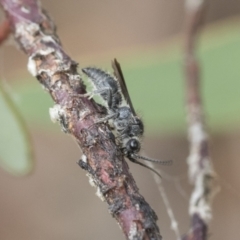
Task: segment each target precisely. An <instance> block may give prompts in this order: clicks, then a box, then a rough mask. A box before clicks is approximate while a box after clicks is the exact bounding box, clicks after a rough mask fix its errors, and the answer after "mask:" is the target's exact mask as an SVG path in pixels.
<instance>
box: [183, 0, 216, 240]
mask: <svg viewBox="0 0 240 240" xmlns="http://www.w3.org/2000/svg"><path fill="white" fill-rule="evenodd" d="M186 7H187V24H186V40H185V74H186V106H187V120H188V135H189V142H190V155H189V157H188V161H187V162H188V166H189V178H190V181H191V183H192V184H193V185H194V189H193V192H192V196H191V200H190V207H189V212H190V216H191V229H190V231H189V233H188V234H187V235H186V236H184V237H183V239H184V240H206V239H207V234H208V222H209V220H210V219H211V218H212V209H211V199H212V195H213V194H212V192H213V191H212V182H213V178H214V170H213V167H212V162H211V158H210V154H209V143H208V134H207V131H206V129H205V123H204V114H203V107H202V102H201V96H200V95H201V94H200V86H199V85H200V74H199V63H198V60H197V58H196V55H195V51H194V49H195V44H196V40H197V34H198V32H199V30H200V27H201V24H202V21H203V18H204V13H205V9H206V1H204V0H186Z"/></svg>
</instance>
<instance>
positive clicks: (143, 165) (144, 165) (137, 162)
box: [130, 158, 162, 178]
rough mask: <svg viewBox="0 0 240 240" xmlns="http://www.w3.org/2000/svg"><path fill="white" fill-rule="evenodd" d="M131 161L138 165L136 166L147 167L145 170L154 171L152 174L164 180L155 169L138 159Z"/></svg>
mask: <svg viewBox="0 0 240 240" xmlns="http://www.w3.org/2000/svg"><path fill="white" fill-rule="evenodd" d="M130 160H131V161H132V162H134V163H136V164H139V165H141V166H142V167H145V168H147V169H149V170H150V171H152V172H154V173H155V174H157V175H158V176H159V177H160V178H162V176H161V175H160V174H159V172H157V171H156V170H154V169H153V168H151V167H149V166H148V165H146V164H144V163H141V162H139V161H138V160H137V159H133V158H131V159H130Z"/></svg>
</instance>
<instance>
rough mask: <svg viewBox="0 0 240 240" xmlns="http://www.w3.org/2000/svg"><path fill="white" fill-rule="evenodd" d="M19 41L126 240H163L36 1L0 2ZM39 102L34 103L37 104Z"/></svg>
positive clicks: (55, 115) (54, 114) (97, 107)
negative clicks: (80, 152)
mask: <svg viewBox="0 0 240 240" xmlns="http://www.w3.org/2000/svg"><path fill="white" fill-rule="evenodd" d="M0 3H1V5H2V6H3V8H4V10H5V12H6V14H7V16H8V20H9V21H10V23H11V27H12V30H13V34H14V36H15V40H16V42H17V43H18V45H19V46H20V47H21V49H22V50H23V51H24V52H25V53H26V54H27V55H28V57H29V61H28V69H29V71H30V72H31V73H32V75H33V76H35V77H36V78H37V79H38V81H39V82H40V83H41V85H42V86H43V87H44V88H45V90H46V91H48V92H49V94H50V95H51V97H52V99H53V100H54V102H55V106H54V107H53V108H51V109H50V116H51V118H52V120H53V121H58V122H59V123H60V125H61V128H62V130H63V131H64V132H66V133H68V134H71V135H72V136H73V137H74V138H75V140H76V141H77V143H78V145H79V146H80V147H81V149H82V152H83V157H82V159H81V160H80V161H79V165H80V166H81V167H82V168H83V169H85V170H86V171H87V172H88V173H87V174H88V176H89V179H90V182H91V184H93V185H94V186H95V187H96V188H97V194H98V196H99V197H100V198H101V199H102V200H103V201H106V202H107V204H108V208H109V211H110V213H111V214H112V215H113V217H114V218H115V219H116V220H117V222H118V224H119V225H120V227H121V229H122V231H123V233H124V235H125V237H126V238H127V239H134V240H140V239H141V240H142V239H144V240H150V239H151V240H153V239H156V240H160V239H162V238H161V235H160V233H159V228H158V226H157V224H156V221H157V216H156V214H155V212H154V211H153V210H152V209H151V207H150V206H149V204H148V203H147V202H146V201H145V199H144V198H143V197H142V196H141V195H140V193H139V191H138V188H137V186H136V184H135V181H134V179H133V177H132V175H131V173H130V172H129V169H128V165H127V163H126V162H125V160H124V158H123V155H122V152H121V151H120V150H119V148H118V147H117V146H116V144H115V138H114V135H113V134H112V133H111V132H110V131H109V128H108V126H107V124H103V123H99V124H94V122H96V120H97V119H99V118H101V117H103V116H104V114H106V113H105V111H104V109H103V108H102V107H101V106H100V105H98V104H96V103H95V102H94V101H92V100H89V99H86V98H83V97H78V96H77V95H78V94H83V93H85V86H84V85H83V83H82V80H81V77H80V75H79V74H78V72H77V63H76V62H74V61H73V60H71V58H70V57H69V56H68V55H67V54H66V53H65V52H64V50H63V49H62V47H61V44H60V40H59V38H58V36H57V34H56V28H55V26H54V23H53V22H52V20H51V19H50V18H49V17H48V15H47V14H46V12H45V11H43V10H42V9H41V7H40V4H39V3H38V2H36V1H35V0H18V1H16V0H1V1H0ZM33 101H34V99H33Z"/></svg>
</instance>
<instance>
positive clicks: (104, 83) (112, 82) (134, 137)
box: [82, 59, 170, 177]
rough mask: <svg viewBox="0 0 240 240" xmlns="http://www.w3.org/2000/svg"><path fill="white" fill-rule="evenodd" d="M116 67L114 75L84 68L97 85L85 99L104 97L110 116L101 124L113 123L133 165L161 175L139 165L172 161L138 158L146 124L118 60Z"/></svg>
mask: <svg viewBox="0 0 240 240" xmlns="http://www.w3.org/2000/svg"><path fill="white" fill-rule="evenodd" d="M112 67H113V70H114V76H112V75H110V74H109V73H107V72H105V71H103V70H101V69H99V68H95V67H87V68H83V69H82V71H83V73H84V74H86V75H87V77H88V78H89V80H90V81H91V82H92V84H93V86H94V91H93V92H90V93H87V94H85V96H88V97H89V98H92V97H93V96H94V95H100V96H101V98H102V99H103V101H104V102H105V103H106V107H107V116H106V117H104V118H102V119H99V120H98V121H97V123H100V122H105V121H108V122H109V125H110V126H111V127H112V129H113V130H115V132H116V138H117V139H118V141H119V144H120V146H121V150H122V151H123V154H124V155H125V156H126V157H127V158H128V159H129V160H131V161H132V162H134V163H137V164H139V165H141V166H143V167H146V168H148V169H150V170H151V171H153V172H154V173H156V174H157V175H158V176H160V175H159V173H158V172H157V171H155V170H154V169H152V168H151V167H149V166H147V165H145V164H144V163H142V162H139V161H138V159H143V160H147V161H151V162H155V163H160V164H169V163H170V161H159V160H155V159H151V158H148V157H144V156H141V155H138V152H139V151H140V149H141V144H140V141H139V138H141V137H142V135H143V132H144V125H143V122H142V120H141V119H140V118H139V117H138V116H137V114H136V112H135V109H134V107H133V104H132V101H131V99H130V96H129V93H128V90H127V85H126V82H125V79H124V76H123V73H122V70H121V66H120V64H119V63H118V62H117V60H116V59H114V60H113V61H112ZM160 177H161V176H160Z"/></svg>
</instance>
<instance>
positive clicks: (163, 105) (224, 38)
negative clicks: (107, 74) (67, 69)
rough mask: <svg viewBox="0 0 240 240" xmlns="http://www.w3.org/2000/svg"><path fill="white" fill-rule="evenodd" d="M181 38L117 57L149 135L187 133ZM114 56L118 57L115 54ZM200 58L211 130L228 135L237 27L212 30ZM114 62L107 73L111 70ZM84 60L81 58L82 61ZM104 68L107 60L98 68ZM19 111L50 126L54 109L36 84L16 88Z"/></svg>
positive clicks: (237, 117) (239, 46) (235, 118)
mask: <svg viewBox="0 0 240 240" xmlns="http://www.w3.org/2000/svg"><path fill="white" fill-rule="evenodd" d="M181 41H182V39H181V38H177V39H175V41H171V42H169V43H168V44H167V45H165V46H163V47H155V48H154V49H151V50H149V52H146V51H145V52H141V51H139V52H138V53H136V54H133V53H132V54H131V56H130V55H129V56H125V57H124V58H122V59H118V60H119V61H120V63H121V65H122V69H123V72H124V74H125V78H126V81H127V85H128V88H129V92H130V95H131V98H132V101H133V103H134V106H135V108H136V110H137V111H138V112H139V115H140V116H142V118H143V120H144V122H145V125H146V128H147V131H148V132H150V133H152V134H158V133H159V132H176V131H180V132H181V131H185V126H186V123H185V121H186V120H185V106H184V71H183V69H182V67H183V61H182V60H183V53H182V52H181V46H182V44H181ZM114 56H115V55H114ZM198 56H199V59H200V61H201V65H202V89H203V92H202V93H203V102H204V107H205V109H206V118H207V121H208V125H209V126H210V129H211V130H212V131H217V132H219V131H228V130H231V129H234V128H236V126H239V122H240V111H239V102H240V71H239V64H240V32H239V26H238V24H227V25H226V24H225V25H222V26H221V27H220V28H219V26H218V28H214V26H212V27H211V28H209V29H208V30H207V31H205V32H204V33H203V35H202V37H201V40H200V44H199V50H198ZM110 60H111V59H109V62H108V65H107V66H108V69H110ZM80 62H81V60H80ZM92 64H95V65H97V66H99V65H100V66H101V65H103V62H101V63H100V64H97V63H96V62H94V63H92ZM15 89H16V91H17V92H18V94H19V95H20V96H21V101H20V108H21V111H22V112H23V114H24V115H25V116H26V118H28V119H29V120H30V121H31V122H33V121H34V122H35V123H37V124H39V125H45V126H44V127H46V126H51V128H52V127H53V125H52V124H51V125H49V123H50V120H49V116H48V108H49V107H50V106H52V105H53V103H52V100H51V99H50V97H49V96H48V94H46V93H44V91H43V90H42V89H41V87H39V86H38V83H36V81H35V83H33V84H30V85H29V84H28V85H26V84H24V82H22V83H21V85H18V86H15Z"/></svg>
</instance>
